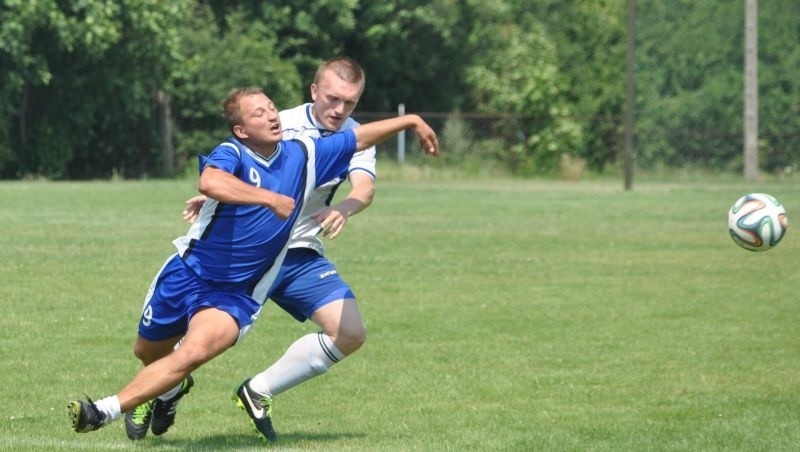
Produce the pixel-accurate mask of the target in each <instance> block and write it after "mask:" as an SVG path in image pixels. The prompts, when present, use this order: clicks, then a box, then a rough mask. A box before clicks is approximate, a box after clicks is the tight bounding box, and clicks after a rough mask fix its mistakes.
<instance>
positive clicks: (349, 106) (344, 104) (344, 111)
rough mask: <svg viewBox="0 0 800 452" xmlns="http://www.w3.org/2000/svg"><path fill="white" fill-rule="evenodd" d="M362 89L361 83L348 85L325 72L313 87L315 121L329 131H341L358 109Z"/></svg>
mask: <svg viewBox="0 0 800 452" xmlns="http://www.w3.org/2000/svg"><path fill="white" fill-rule="evenodd" d="M361 88H362V86H361V84H360V83H348V82H346V81H344V80H342V79H340V78H339V76H337V75H336V74H335V73H334V72H333V71H330V70H327V71H325V72H323V73H322V76H321V77H320V79H319V81H317V83H314V84H312V85H311V99H313V100H314V105H313V106H312V107H311V110H312V112H313V114H314V119H316V120H317V122H318V123H319V125H320V126H322V127H323V128H325V129H327V130H339V129H340V128H341V127H342V124H344V121H345V120H346V119H347V118H349V117H350V114H351V113H353V110H354V109H355V108H356V105H357V104H358V99H359V98H360V97H361Z"/></svg>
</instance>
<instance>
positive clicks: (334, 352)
mask: <svg viewBox="0 0 800 452" xmlns="http://www.w3.org/2000/svg"><path fill="white" fill-rule="evenodd" d="M271 298H272V299H273V300H274V301H275V303H276V304H277V305H278V306H280V307H281V308H282V309H284V310H285V311H286V312H287V313H289V314H291V315H292V316H293V317H295V318H296V319H297V320H299V321H301V322H302V321H305V320H306V319H308V318H312V319H313V320H314V321H315V322H317V324H319V325H320V326H321V327H322V328H323V331H322V332H319V333H313V334H307V335H305V336H303V337H301V338H299V339H298V340H296V341H295V342H294V343H293V344H291V345H290V346H289V348H288V349H287V350H286V352H284V354H283V356H281V357H280V358H279V359H278V360H277V361H276V362H275V363H273V364H272V365H270V366H269V367H268V368H267V369H266V370H265V371H263V372H261V373H259V374H258V375H256V376H254V377H253V378H251V379H248V380H245V382H244V383H242V385H241V386H240V387H239V389H238V390H237V398H238V400H239V405H240V406H241V407H243V408H244V409H246V410H247V412H248V414H249V415H250V417H251V419H252V420H253V423H254V424H255V426H256V428H257V429H258V430H259V431H261V433H262V434H263V435H264V436H265V437H266V438H267V439H268V440H275V439H276V435H275V431H274V430H273V428H272V420H271V417H270V411H269V409H270V407H271V406H272V397H273V396H275V395H278V394H280V393H281V392H283V391H286V390H287V389H289V388H292V387H294V386H297V385H298V384H300V383H302V382H304V381H307V380H309V379H311V378H313V377H315V376H317V375H320V374H322V373H325V372H326V371H327V370H328V369H329V368H330V367H331V366H333V364H335V363H337V362H339V361H340V360H342V359H344V358H345V356H346V353H344V352H342V351H341V350H339V349H338V347H337V346H336V345H335V344H334V338H338V339H339V340H340V344H341V345H342V346H343V347H344V348H345V350H346V351H347V353H350V352H352V351H354V350H355V349H357V348H358V347H359V346H360V345H361V343H363V340H364V338H365V337H366V333H365V329H364V324H363V321H362V320H361V315H360V313H359V312H358V307H357V305H356V303H355V295H353V292H352V291H351V290H350V288H349V287H348V286H347V284H346V283H345V282H344V281H343V280H342V279H341V278H340V277H339V275H338V274H337V272H336V269H335V268H334V266H333V264H332V263H331V262H330V261H328V260H327V259H325V258H324V257H322V256H320V255H318V254H316V253H315V252H313V251H310V250H290V251H289V253H288V254H287V257H286V260H285V261H284V264H283V266H282V267H281V273H280V274H279V275H278V278H277V280H276V283H275V284H274V286H273V288H272V293H271ZM328 333H330V334H331V335H332V336H333V337H331V336H329V334H328Z"/></svg>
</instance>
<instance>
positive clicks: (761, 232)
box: [728, 193, 789, 251]
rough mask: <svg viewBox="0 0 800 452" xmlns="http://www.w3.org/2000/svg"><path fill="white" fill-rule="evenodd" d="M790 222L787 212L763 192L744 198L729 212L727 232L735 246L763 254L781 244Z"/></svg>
mask: <svg viewBox="0 0 800 452" xmlns="http://www.w3.org/2000/svg"><path fill="white" fill-rule="evenodd" d="M788 226H789V220H788V219H787V218H786V209H784V208H783V205H781V203H780V202H778V200H777V199H775V198H773V197H772V196H770V195H768V194H766V193H750V194H749V195H744V196H742V197H741V198H739V199H738V200H736V202H735V203H733V206H731V209H730V210H729V211H728V232H729V233H730V234H731V238H732V239H733V241H734V242H736V244H737V245H739V246H741V247H742V248H744V249H746V250H750V251H766V250H769V249H772V248H773V247H775V245H777V244H778V242H780V241H781V239H782V238H783V236H784V234H786V228H787V227H788Z"/></svg>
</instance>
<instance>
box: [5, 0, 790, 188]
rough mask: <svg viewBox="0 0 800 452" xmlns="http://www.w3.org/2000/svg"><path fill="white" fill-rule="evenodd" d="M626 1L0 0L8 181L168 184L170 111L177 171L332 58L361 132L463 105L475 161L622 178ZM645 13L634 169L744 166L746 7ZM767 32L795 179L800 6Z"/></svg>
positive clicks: (770, 5)
mask: <svg viewBox="0 0 800 452" xmlns="http://www.w3.org/2000/svg"><path fill="white" fill-rule="evenodd" d="M626 5H627V0H576V1H572V2H562V1H558V0H533V1H532V0H443V1H437V2H430V1H429V0H397V1H394V2H362V1H358V0H320V1H315V2H308V1H305V0H280V1H270V2H263V1H256V0H241V1H237V2H230V1H223V0H177V1H169V2H164V1H157V0H121V1H111V0H80V1H79V0H61V1H56V0H39V1H24V0H0V178H21V177H46V178H56V179H59V178H98V177H100V178H107V177H110V176H113V175H120V176H122V177H145V176H162V175H168V174H166V173H165V170H164V169H163V168H164V166H163V164H162V147H164V145H165V144H167V143H164V142H163V138H164V137H163V134H162V123H161V121H160V117H159V115H160V113H161V112H162V111H163V110H161V108H162V107H163V105H164V104H163V103H159V99H164V98H168V99H169V101H170V104H169V106H170V107H171V115H172V116H171V117H172V125H173V126H174V127H173V129H172V130H173V134H172V138H173V139H174V149H175V154H176V163H177V168H176V170H177V171H178V172H181V171H183V170H184V169H185V168H187V167H191V166H192V165H193V162H194V159H195V156H196V155H197V154H199V153H205V152H207V151H208V150H210V149H211V147H213V146H214V145H215V144H216V143H217V142H218V141H219V140H221V139H222V138H224V137H225V136H227V135H228V131H227V130H226V127H225V124H223V122H222V120H221V117H220V107H219V103H220V101H221V99H222V98H223V97H224V96H225V95H226V93H227V92H228V91H229V90H230V89H231V88H233V87H239V86H249V85H258V86H261V87H263V88H264V89H265V90H266V91H267V93H268V94H269V95H270V97H272V98H273V100H274V101H275V102H276V104H277V105H278V106H279V107H290V106H292V105H294V104H297V103H299V102H303V101H308V100H309V94H308V86H309V84H310V83H311V81H312V78H313V75H314V72H315V68H316V66H317V64H318V63H319V62H320V61H322V60H324V59H326V58H329V57H331V56H334V55H342V54H344V55H348V56H351V57H353V58H355V59H356V60H357V61H359V62H360V63H361V64H362V66H363V67H364V68H365V70H366V72H367V88H366V91H365V92H364V94H363V96H362V99H361V103H360V105H359V109H358V112H370V111H371V112H383V113H382V114H378V115H372V116H370V115H363V116H364V118H367V119H368V118H370V117H385V116H386V115H387V113H386V112H393V111H396V109H397V105H398V104H400V103H404V104H405V105H406V110H407V111H409V112H422V113H423V116H425V114H424V113H425V112H438V114H436V115H428V116H426V119H433V120H434V121H437V120H439V121H440V120H442V119H443V118H444V117H446V116H447V115H448V114H449V113H450V112H454V111H460V112H463V113H464V114H465V115H473V116H472V117H471V118H470V120H471V121H472V120H474V122H471V123H470V124H480V125H479V126H478V127H479V130H474V132H475V134H474V142H475V143H482V142H484V141H485V142H491V143H492V146H490V147H491V150H488V151H487V150H485V149H483V148H484V146H482V145H475V146H473V148H475V149H478V152H480V153H481V159H486V158H491V159H495V160H496V161H497V162H499V164H500V165H502V166H505V167H508V168H510V169H511V170H512V171H513V172H514V173H516V174H518V175H523V176H539V175H547V174H554V173H556V172H558V171H559V170H562V169H563V168H561V167H560V166H561V165H562V164H563V162H565V161H567V162H577V163H578V164H579V165H583V164H586V165H588V168H590V169H591V170H593V171H597V172H599V171H604V170H607V169H611V170H612V171H613V170H615V168H618V167H619V166H620V160H621V155H622V152H621V143H622V116H623V106H624V102H625V56H626V39H627V11H626ZM636 5H637V12H638V13H637V21H636V25H637V32H636V33H637V34H636V46H637V49H636V102H635V116H636V119H637V134H636V163H637V166H638V167H639V168H643V169H657V168H665V167H666V168H675V167H677V168H683V167H703V168H707V169H717V170H729V171H736V172H738V171H740V170H741V165H742V157H741V154H742V142H743V133H742V123H743V120H742V115H743V113H742V110H743V96H742V92H743V77H742V71H743V51H744V50H743V27H744V11H743V3H742V2H732V3H726V2H696V1H690V0H675V1H670V2H662V1H656V0H638V1H637V2H636ZM758 35H759V95H760V98H759V115H760V120H759V132H760V141H759V147H760V165H761V168H762V169H763V170H766V171H769V172H778V171H788V170H792V169H794V168H796V167H797V165H798V163H799V161H800V90H799V89H798V82H797V80H800V47H798V46H797V43H798V42H800V8H798V6H797V5H796V4H795V2H791V1H788V0H787V1H784V0H780V1H770V2H761V3H760V5H759V33H758ZM165 95H166V96H165ZM358 112H357V114H356V117H360V115H359V114H358ZM475 114H480V115H484V118H482V119H480V120H477V119H476V118H475V117H474V115H475ZM448 133H449V134H452V133H453V130H449V131H448ZM450 141H453V140H452V139H451V140H450ZM462 141H463V142H464V143H466V142H469V141H470V140H462ZM460 151H461V149H460V150H459V152H460ZM445 152H446V149H445ZM456 160H458V159H456ZM471 165H473V164H472V163H471Z"/></svg>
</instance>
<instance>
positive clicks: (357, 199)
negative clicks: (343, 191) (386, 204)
mask: <svg viewBox="0 0 800 452" xmlns="http://www.w3.org/2000/svg"><path fill="white" fill-rule="evenodd" d="M350 184H351V185H352V188H351V189H350V193H348V194H347V196H346V197H345V198H344V199H343V200H342V202H340V203H339V204H337V206H336V208H337V209H339V210H340V211H342V212H344V213H345V214H346V215H347V216H348V217H351V216H353V215H355V214H357V213H358V212H361V211H362V210H364V209H366V208H367V207H368V206H369V205H370V204H372V199H373V198H374V197H375V182H374V181H373V179H372V177H371V176H367V175H366V174H364V173H359V172H355V173H353V174H351V175H350Z"/></svg>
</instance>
